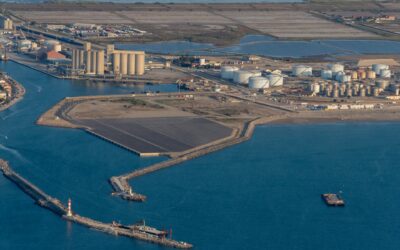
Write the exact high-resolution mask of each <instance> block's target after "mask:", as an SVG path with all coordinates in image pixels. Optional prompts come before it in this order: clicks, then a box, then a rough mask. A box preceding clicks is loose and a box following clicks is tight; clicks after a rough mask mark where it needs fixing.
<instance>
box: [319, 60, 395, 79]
mask: <svg viewBox="0 0 400 250" xmlns="http://www.w3.org/2000/svg"><path fill="white" fill-rule="evenodd" d="M377 77H379V78H390V77H391V71H390V69H389V66H388V65H385V64H373V65H372V68H371V69H358V70H353V71H345V69H344V65H342V64H329V65H328V69H324V70H321V78H322V79H325V80H336V81H338V82H340V83H348V82H351V81H353V80H365V79H376V78H377Z"/></svg>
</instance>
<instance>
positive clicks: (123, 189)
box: [109, 115, 285, 202]
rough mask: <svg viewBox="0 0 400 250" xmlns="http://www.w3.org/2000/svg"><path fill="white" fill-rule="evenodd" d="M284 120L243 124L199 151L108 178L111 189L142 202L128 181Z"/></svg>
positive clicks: (203, 153) (117, 193)
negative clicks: (265, 125) (257, 128)
mask: <svg viewBox="0 0 400 250" xmlns="http://www.w3.org/2000/svg"><path fill="white" fill-rule="evenodd" d="M283 118H285V115H276V116H271V117H262V118H258V119H255V120H253V121H250V122H248V123H246V124H244V126H243V128H242V130H241V131H236V133H234V134H233V135H232V136H231V137H230V138H228V139H226V140H223V141H220V142H215V143H211V144H210V145H208V146H206V147H202V148H199V149H194V150H193V151H191V152H189V153H186V154H182V155H180V156H178V157H176V158H172V159H169V160H166V161H163V162H160V163H156V164H153V165H151V166H148V167H145V168H142V169H138V170H135V171H133V172H130V173H126V174H124V175H120V176H113V177H111V178H110V180H109V181H110V183H111V185H112V187H113V188H114V190H115V193H113V194H115V195H117V196H119V197H121V198H122V199H124V200H128V201H138V202H143V201H145V200H146V196H144V195H142V194H138V193H135V192H132V187H131V186H130V185H129V183H128V181H129V180H130V179H133V178H136V177H139V176H143V175H146V174H150V173H152V172H155V171H158V170H161V169H165V168H168V167H172V166H175V165H177V164H180V163H183V162H185V161H187V160H191V159H194V158H197V157H200V156H202V155H206V154H209V153H211V152H215V151H218V150H221V149H223V148H226V147H229V146H233V145H236V144H239V143H242V142H244V141H246V140H249V139H250V138H251V137H252V135H253V132H254V129H255V127H256V126H257V125H260V124H265V123H268V122H271V121H274V120H279V119H283Z"/></svg>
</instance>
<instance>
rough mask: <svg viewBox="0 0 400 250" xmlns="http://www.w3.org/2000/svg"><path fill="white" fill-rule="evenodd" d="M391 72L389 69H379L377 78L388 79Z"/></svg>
mask: <svg viewBox="0 0 400 250" xmlns="http://www.w3.org/2000/svg"><path fill="white" fill-rule="evenodd" d="M391 75H392V74H391V72H390V69H381V71H380V72H379V76H380V77H382V78H390V77H391Z"/></svg>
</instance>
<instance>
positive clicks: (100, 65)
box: [96, 50, 104, 75]
mask: <svg viewBox="0 0 400 250" xmlns="http://www.w3.org/2000/svg"><path fill="white" fill-rule="evenodd" d="M96 58H97V61H96V74H97V75H104V50H99V51H97V56H96Z"/></svg>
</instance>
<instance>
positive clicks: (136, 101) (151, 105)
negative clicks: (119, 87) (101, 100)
mask: <svg viewBox="0 0 400 250" xmlns="http://www.w3.org/2000/svg"><path fill="white" fill-rule="evenodd" d="M109 101H110V102H117V103H128V104H130V105H131V106H139V107H147V108H154V109H163V108H164V107H163V106H161V105H159V104H155V103H150V102H146V101H144V100H142V99H137V98H128V97H125V98H118V99H111V100H109Z"/></svg>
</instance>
